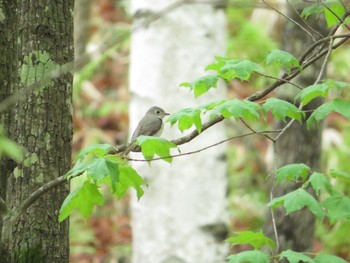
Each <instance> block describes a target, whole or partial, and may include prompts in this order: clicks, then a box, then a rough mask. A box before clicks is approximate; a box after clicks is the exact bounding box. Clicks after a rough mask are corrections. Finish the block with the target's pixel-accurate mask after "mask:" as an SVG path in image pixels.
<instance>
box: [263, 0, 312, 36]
mask: <svg viewBox="0 0 350 263" xmlns="http://www.w3.org/2000/svg"><path fill="white" fill-rule="evenodd" d="M261 1H262V2H263V3H264V4H265V5H267V6H268V7H270V8H271V9H273V10H274V11H275V12H277V13H278V14H280V15H281V16H283V17H285V18H287V19H288V20H290V21H292V22H293V23H295V24H296V25H297V26H299V27H300V29H301V30H303V31H304V32H305V33H306V34H308V35H309V36H310V37H311V39H312V40H313V41H314V42H315V41H316V39H315V37H314V36H313V35H312V34H311V33H310V32H309V31H308V30H307V29H306V28H305V27H303V26H302V25H301V24H300V23H299V22H297V21H295V20H294V19H293V18H291V17H289V16H287V15H286V14H283V13H282V12H281V11H279V10H278V9H277V8H275V7H273V6H272V5H270V4H269V3H267V2H266V1H265V0H261Z"/></svg>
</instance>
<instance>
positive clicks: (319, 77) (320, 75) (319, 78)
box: [314, 38, 334, 84]
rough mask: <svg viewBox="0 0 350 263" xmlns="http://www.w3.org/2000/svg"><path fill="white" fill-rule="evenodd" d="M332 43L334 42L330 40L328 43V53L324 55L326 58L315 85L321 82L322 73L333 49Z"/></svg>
mask: <svg viewBox="0 0 350 263" xmlns="http://www.w3.org/2000/svg"><path fill="white" fill-rule="evenodd" d="M333 42H334V39H333V38H331V39H330V41H329V46H328V52H327V54H326V57H325V58H324V60H323V63H322V66H321V70H320V73H319V74H318V76H317V79H316V80H315V83H314V84H317V83H319V82H320V81H321V78H322V76H323V75H324V73H325V71H326V66H327V63H328V60H329V57H330V55H331V53H332V49H333Z"/></svg>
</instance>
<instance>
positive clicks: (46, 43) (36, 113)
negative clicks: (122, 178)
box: [0, 0, 74, 263]
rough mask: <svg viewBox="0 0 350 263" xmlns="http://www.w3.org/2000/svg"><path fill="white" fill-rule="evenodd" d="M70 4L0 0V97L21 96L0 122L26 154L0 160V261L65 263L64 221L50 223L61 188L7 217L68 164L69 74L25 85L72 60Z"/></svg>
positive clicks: (55, 215) (62, 193) (46, 0)
mask: <svg viewBox="0 0 350 263" xmlns="http://www.w3.org/2000/svg"><path fill="white" fill-rule="evenodd" d="M73 5H74V0H66V1H52V0H0V13H1V15H0V50H1V52H0V90H1V98H0V100H1V102H3V101H4V100H5V99H6V98H8V97H9V96H11V95H13V94H16V93H17V94H20V96H18V97H17V100H16V102H15V103H13V104H12V105H10V106H9V107H8V109H7V110H6V111H5V112H0V114H1V123H2V125H3V127H4V129H5V131H6V133H7V135H8V136H9V137H10V138H11V139H12V140H14V141H15V142H17V143H18V144H19V145H21V146H22V147H23V148H24V149H25V157H24V160H23V161H22V162H20V163H16V162H14V161H12V160H9V159H2V160H1V163H0V196H1V197H2V198H3V199H4V200H5V201H6V204H7V207H8V209H9V210H10V213H9V214H8V215H7V216H6V217H4V220H3V221H1V225H0V226H1V232H0V233H1V250H2V251H1V255H0V262H11V263H12V262H13V263H14V262H16V263H20V262H35V263H40V262H69V240H68V227H69V224H68V221H65V222H63V223H58V219H57V218H58V211H59V208H60V205H61V204H62V202H63V200H64V198H65V196H66V195H67V194H68V192H69V185H68V183H64V184H61V185H60V186H59V187H56V188H54V189H53V190H51V191H50V192H49V193H46V194H45V195H43V196H42V197H40V198H39V199H38V200H37V201H36V202H35V203H34V204H32V205H31V206H30V207H29V209H28V210H27V211H26V212H25V213H24V214H23V215H22V216H21V217H20V218H19V219H18V220H16V221H15V222H14V223H12V224H8V222H9V221H8V220H9V219H11V211H14V210H15V209H17V208H18V207H19V206H20V204H21V203H22V202H23V200H25V199H26V198H27V197H28V196H29V195H30V194H31V193H32V192H33V191H34V190H35V189H37V188H38V187H40V186H41V185H43V184H45V183H46V182H49V181H51V180H53V179H55V178H57V177H59V176H60V175H63V174H64V173H65V172H66V171H67V170H68V169H69V167H70V164H71V139H72V79H73V76H72V74H71V73H67V74H64V75H62V76H59V77H58V78H55V79H54V80H49V79H48V80H47V81H44V82H43V83H41V84H42V85H41V86H40V87H36V88H35V89H28V87H29V86H30V85H32V84H33V83H35V82H36V81H39V80H42V79H43V78H44V79H45V78H47V77H48V75H49V74H50V73H51V72H52V71H53V70H57V69H59V68H60V67H61V66H62V65H65V64H67V63H69V62H72V61H73V56H74V55H73V17H72V15H73ZM1 102H0V103H1Z"/></svg>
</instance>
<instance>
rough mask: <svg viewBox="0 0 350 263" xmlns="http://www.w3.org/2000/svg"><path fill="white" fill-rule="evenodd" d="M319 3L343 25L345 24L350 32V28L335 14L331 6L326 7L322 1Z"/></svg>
mask: <svg viewBox="0 0 350 263" xmlns="http://www.w3.org/2000/svg"><path fill="white" fill-rule="evenodd" d="M319 3H320V4H321V5H323V6H324V7H325V8H326V9H327V10H328V11H329V12H331V13H332V14H333V15H334V16H335V17H336V18H337V19H338V20H339V22H341V24H343V25H344V26H345V27H346V28H347V29H348V30H349V31H350V27H349V26H348V25H347V24H346V23H345V22H344V20H343V18H341V17H339V16H338V15H337V13H335V12H334V11H333V10H332V9H331V8H329V6H328V5H326V4H325V3H324V2H323V1H320V2H319Z"/></svg>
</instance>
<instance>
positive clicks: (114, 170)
mask: <svg viewBox="0 0 350 263" xmlns="http://www.w3.org/2000/svg"><path fill="white" fill-rule="evenodd" d="M105 162H106V167H107V169H108V173H109V176H110V178H111V186H112V192H113V193H115V191H116V190H117V183H118V182H119V165H118V162H117V161H116V160H113V159H110V158H106V160H105Z"/></svg>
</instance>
